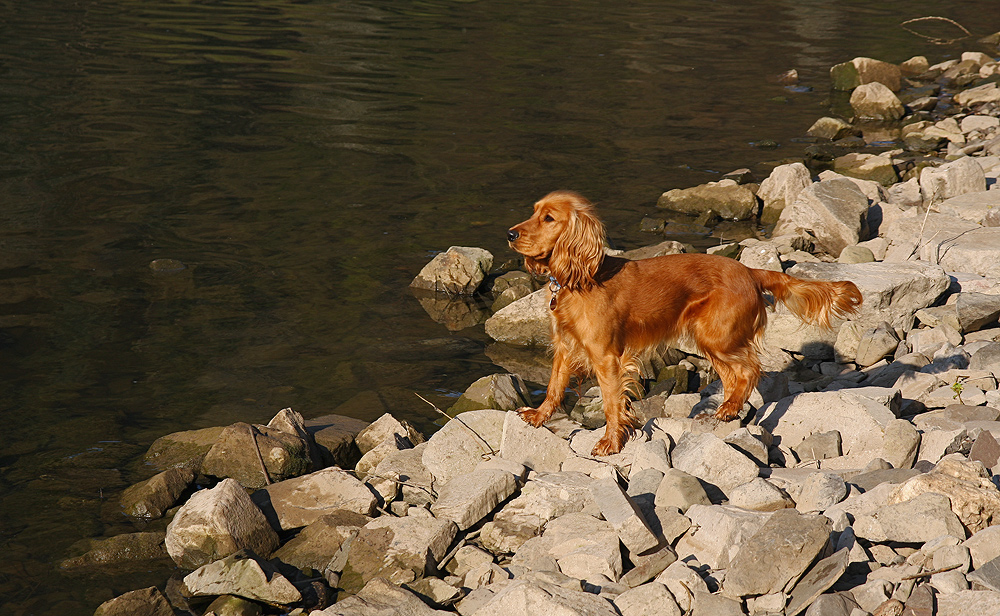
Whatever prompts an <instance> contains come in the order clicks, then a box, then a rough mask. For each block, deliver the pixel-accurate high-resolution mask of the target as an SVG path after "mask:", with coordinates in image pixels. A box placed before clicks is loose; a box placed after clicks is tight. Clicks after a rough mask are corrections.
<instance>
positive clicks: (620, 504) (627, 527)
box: [590, 479, 659, 554]
mask: <svg viewBox="0 0 1000 616" xmlns="http://www.w3.org/2000/svg"><path fill="white" fill-rule="evenodd" d="M590 492H591V494H593V495H594V502H596V503H597V506H598V507H600V509H601V514H603V516H604V519H605V520H607V521H608V522H610V523H611V526H612V528H614V529H615V532H617V533H618V538H619V539H621V541H622V543H623V544H625V547H627V548H628V549H629V551H630V552H632V553H633V554H642V553H643V552H646V551H649V550H652V549H653V548H655V547H656V546H657V545H659V540H658V539H657V537H656V535H655V534H654V533H653V531H651V530H650V529H649V524H647V522H646V518H645V517H644V516H643V514H642V511H641V510H640V509H639V507H638V506H637V505H636V504H635V503H634V502H633V501H632V499H630V498H629V497H628V495H627V494H626V493H625V491H624V490H622V489H621V486H619V485H618V482H617V481H615V480H614V479H602V480H600V481H595V482H594V483H592V484H591V486H590Z"/></svg>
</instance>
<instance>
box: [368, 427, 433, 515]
mask: <svg viewBox="0 0 1000 616" xmlns="http://www.w3.org/2000/svg"><path fill="white" fill-rule="evenodd" d="M427 447H428V444H427V443H421V444H419V445H417V446H416V447H414V448H413V449H403V450H401V451H396V452H394V453H390V454H389V455H387V456H386V457H385V458H383V459H382V461H381V462H379V463H378V466H376V467H375V471H374V472H373V473H372V474H370V475H369V476H368V477H366V481H368V482H369V484H373V485H374V484H377V483H378V482H379V481H385V482H392V483H395V484H396V485H397V486H398V487H399V490H400V492H402V494H403V501H405V502H407V503H409V504H411V505H417V506H418V507H423V506H424V505H429V504H430V503H431V502H433V501H434V476H433V475H432V474H431V472H430V471H429V470H428V469H427V466H426V465H424V461H423V456H424V450H425V449H427ZM379 493H380V494H382V490H379ZM384 497H385V496H384V494H383V498H384ZM390 500H391V499H390Z"/></svg>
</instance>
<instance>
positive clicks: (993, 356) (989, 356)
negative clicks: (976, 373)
mask: <svg viewBox="0 0 1000 616" xmlns="http://www.w3.org/2000/svg"><path fill="white" fill-rule="evenodd" d="M969 368H970V369H971V370H989V371H991V372H992V373H993V374H994V375H995V376H997V378H998V379H1000V342H992V343H990V344H987V345H986V346H984V347H982V348H980V349H979V350H978V351H976V352H975V353H973V354H972V359H971V360H970V361H969Z"/></svg>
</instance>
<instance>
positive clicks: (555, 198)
mask: <svg viewBox="0 0 1000 616" xmlns="http://www.w3.org/2000/svg"><path fill="white" fill-rule="evenodd" d="M507 241H508V243H509V244H510V247H511V248H513V249H514V250H516V251H517V252H518V253H520V254H521V255H523V256H524V264H525V266H526V267H527V268H528V271H530V272H531V273H533V274H543V275H550V276H552V277H554V278H555V279H556V281H557V282H558V283H559V284H560V285H562V286H564V287H566V288H569V289H581V288H583V289H585V288H589V287H590V286H591V285H592V284H593V283H594V276H595V275H596V274H597V269H598V268H599V267H600V265H601V261H602V260H603V258H604V225H602V224H601V221H600V220H599V219H598V218H597V215H596V214H595V213H594V206H593V205H592V204H591V203H590V202H589V201H587V200H586V199H585V198H583V197H582V196H580V195H579V194H577V193H575V192H572V191H568V190H557V191H555V192H552V193H549V194H548V195H546V196H545V197H543V198H542V199H541V200H540V201H538V203H536V204H535V212H534V214H532V216H531V218H529V219H528V220H526V221H524V222H522V223H520V224H518V225H515V226H513V227H511V228H510V229H509V230H508V231H507Z"/></svg>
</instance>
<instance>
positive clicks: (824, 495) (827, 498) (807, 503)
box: [796, 473, 847, 513]
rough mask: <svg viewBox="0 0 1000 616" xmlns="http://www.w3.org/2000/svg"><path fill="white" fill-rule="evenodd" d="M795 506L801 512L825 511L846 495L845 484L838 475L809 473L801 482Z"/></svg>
mask: <svg viewBox="0 0 1000 616" xmlns="http://www.w3.org/2000/svg"><path fill="white" fill-rule="evenodd" d="M797 496H798V497H797V499H796V508H797V509H798V510H799V511H801V512H803V513H815V512H821V511H826V510H827V509H829V508H830V507H832V506H833V505H836V504H837V503H839V502H840V501H842V500H844V498H845V497H847V484H845V483H844V479H843V478H842V477H841V476H840V475H835V474H833V473H811V474H810V475H809V476H808V477H807V478H806V480H805V481H804V482H803V483H802V490H801V491H800V492H799V494H798V495H797Z"/></svg>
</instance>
